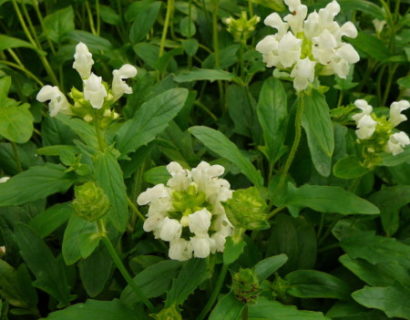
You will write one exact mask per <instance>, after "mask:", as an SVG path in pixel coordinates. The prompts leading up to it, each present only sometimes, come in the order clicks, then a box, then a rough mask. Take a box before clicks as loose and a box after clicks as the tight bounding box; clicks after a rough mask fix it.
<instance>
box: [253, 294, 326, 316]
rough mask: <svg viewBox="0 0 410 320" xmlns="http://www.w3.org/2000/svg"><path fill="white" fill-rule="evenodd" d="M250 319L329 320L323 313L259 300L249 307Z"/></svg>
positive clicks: (262, 299)
mask: <svg viewBox="0 0 410 320" xmlns="http://www.w3.org/2000/svg"><path fill="white" fill-rule="evenodd" d="M249 319H254V320H265V319H266V320H285V319H286V320H301V319H303V320H328V319H327V318H326V317H325V316H324V315H323V314H322V313H321V312H314V311H306V310H298V309H296V307H295V306H287V305H283V304H281V303H279V302H277V301H270V300H267V299H266V298H259V299H258V301H257V302H256V303H255V304H252V305H249Z"/></svg>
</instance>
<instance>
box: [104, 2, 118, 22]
mask: <svg viewBox="0 0 410 320" xmlns="http://www.w3.org/2000/svg"><path fill="white" fill-rule="evenodd" d="M100 17H101V20H102V21H104V22H106V23H108V24H112V25H114V26H117V25H119V24H120V23H121V17H120V15H119V14H117V13H116V12H115V10H114V9H113V8H111V7H109V6H105V5H102V4H100Z"/></svg>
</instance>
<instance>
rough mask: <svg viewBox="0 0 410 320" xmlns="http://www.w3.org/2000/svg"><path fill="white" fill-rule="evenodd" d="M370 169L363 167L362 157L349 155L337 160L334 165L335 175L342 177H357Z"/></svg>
mask: <svg viewBox="0 0 410 320" xmlns="http://www.w3.org/2000/svg"><path fill="white" fill-rule="evenodd" d="M368 172H369V170H368V169H367V168H365V167H362V165H361V164H360V159H359V158H358V157H355V156H348V157H345V158H342V159H340V160H338V161H337V162H336V164H335V165H334V167H333V174H334V175H335V177H338V178H341V179H356V178H360V177H361V176H363V175H365V174H366V173H368Z"/></svg>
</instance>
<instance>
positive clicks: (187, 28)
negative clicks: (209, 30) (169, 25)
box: [179, 17, 196, 38]
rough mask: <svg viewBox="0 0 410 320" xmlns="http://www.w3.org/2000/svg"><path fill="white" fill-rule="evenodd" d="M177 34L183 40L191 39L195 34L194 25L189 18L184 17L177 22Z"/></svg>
mask: <svg viewBox="0 0 410 320" xmlns="http://www.w3.org/2000/svg"><path fill="white" fill-rule="evenodd" d="M179 32H180V33H181V34H182V36H184V37H185V38H191V37H193V36H194V35H195V33H196V27H195V23H194V22H193V21H192V19H191V18H190V17H184V18H182V19H181V21H180V22H179Z"/></svg>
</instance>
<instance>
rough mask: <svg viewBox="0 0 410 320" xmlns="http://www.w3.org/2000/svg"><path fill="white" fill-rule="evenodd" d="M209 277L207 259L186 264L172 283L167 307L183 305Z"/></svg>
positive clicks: (166, 302)
mask: <svg viewBox="0 0 410 320" xmlns="http://www.w3.org/2000/svg"><path fill="white" fill-rule="evenodd" d="M207 277H208V272H207V260H206V259H191V260H189V261H187V262H185V263H184V265H183V267H182V269H181V271H180V272H179V274H178V277H177V278H175V279H174V280H173V281H172V287H171V290H170V291H169V292H168V294H167V300H166V301H165V306H166V307H169V306H171V305H173V304H175V305H177V306H179V305H182V304H183V303H184V302H185V300H186V299H187V298H188V297H189V296H190V295H191V294H192V293H193V292H194V291H195V289H196V288H197V287H198V286H199V285H200V284H201V283H202V282H203V281H204V280H205V279H206V278H207Z"/></svg>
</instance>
